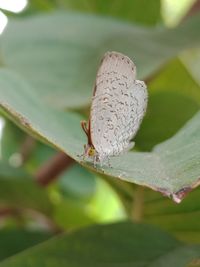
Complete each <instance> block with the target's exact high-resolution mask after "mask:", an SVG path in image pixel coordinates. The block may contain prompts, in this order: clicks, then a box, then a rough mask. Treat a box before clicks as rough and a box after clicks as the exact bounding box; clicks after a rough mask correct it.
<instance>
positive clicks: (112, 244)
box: [0, 222, 200, 267]
mask: <svg viewBox="0 0 200 267" xmlns="http://www.w3.org/2000/svg"><path fill="white" fill-rule="evenodd" d="M199 255H200V246H197V245H196V246H194V245H193V246H188V245H185V244H184V243H181V242H178V241H177V240H176V239H174V238H172V237H171V236H169V235H168V234H166V233H165V232H162V231H160V230H158V229H156V228H154V227H152V226H148V225H139V224H132V223H128V222H127V223H118V224H110V225H104V226H93V227H90V228H87V229H82V230H79V231H77V232H74V233H71V234H65V235H63V236H59V237H56V238H53V239H51V240H49V241H47V242H45V243H43V244H40V245H38V246H35V247H34V248H31V249H29V250H27V251H24V252H22V253H20V254H18V255H16V256H14V257H12V258H10V259H7V260H5V261H4V262H2V263H1V264H0V267H17V266H20V267H25V266H26V267H29V266H38V267H40V266H46V267H50V266H51V267H54V266H58V265H61V266H66V267H68V266H70V267H72V266H73V267H79V266H81V267H83V266H87V267H95V266H101V267H108V266H124V267H129V266H130V267H132V266H135V267H143V266H152V267H157V266H163V267H165V266H171V267H183V266H186V265H187V264H189V263H190V262H191V261H194V260H196V259H198V257H199Z"/></svg>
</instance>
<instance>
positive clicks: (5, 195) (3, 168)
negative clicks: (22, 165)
mask: <svg viewBox="0 0 200 267" xmlns="http://www.w3.org/2000/svg"><path fill="white" fill-rule="evenodd" d="M0 206H6V207H7V206H8V207H13V208H17V209H19V210H20V209H34V210H37V211H40V212H43V213H45V214H50V213H51V211H52V206H51V202H50V200H49V198H48V195H47V193H46V192H45V190H44V189H43V188H40V187H39V186H38V185H37V184H36V183H35V182H34V181H33V179H32V178H31V177H30V176H29V175H28V174H27V173H25V172H24V171H22V170H21V169H17V168H11V167H10V166H8V165H6V164H3V163H1V164H0Z"/></svg>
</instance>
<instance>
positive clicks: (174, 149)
mask: <svg viewBox="0 0 200 267" xmlns="http://www.w3.org/2000/svg"><path fill="white" fill-rule="evenodd" d="M0 88H1V91H0V94H1V97H0V99H1V100H0V103H1V106H2V107H3V109H4V110H5V111H6V112H7V113H8V114H9V116H10V117H12V119H13V120H15V121H16V122H17V123H19V124H20V125H21V126H22V127H24V128H25V129H26V130H27V131H29V132H30V133H32V134H34V135H37V136H38V137H39V138H41V139H43V140H45V141H48V142H49V143H51V144H52V145H54V146H55V147H57V148H59V149H60V150H62V151H64V152H66V153H67V154H68V155H69V156H71V157H72V158H74V159H75V160H77V161H79V162H80V163H81V164H83V165H84V166H87V167H88V168H91V169H93V170H96V171H98V172H103V173H104V174H107V175H110V176H114V177H117V178H120V179H123V180H126V181H129V182H133V183H137V184H140V185H145V186H148V187H150V188H153V189H154V190H157V191H160V192H162V193H163V194H164V195H167V196H171V197H172V198H173V199H174V200H175V201H176V202H180V201H181V200H182V198H183V197H184V196H185V195H186V193H188V192H189V191H190V190H191V189H192V188H194V187H196V186H197V185H198V184H199V173H200V166H199V161H200V151H199V144H200V136H199V131H200V113H197V114H196V116H195V117H194V118H193V119H192V120H191V121H190V122H189V123H188V124H186V126H185V127H184V128H183V129H182V130H180V131H179V132H178V133H177V134H176V135H175V136H174V137H173V138H171V139H169V140H168V141H166V142H164V143H162V144H160V145H158V146H156V147H155V148H154V150H153V152H151V153H150V152H149V153H145V152H144V153H141V152H129V153H126V154H124V155H122V156H120V157H115V158H112V159H111V165H112V168H109V167H106V166H104V167H103V168H100V167H98V168H97V169H95V168H94V167H93V165H92V164H91V163H89V162H86V161H84V162H83V161H82V159H81V157H80V156H78V155H81V154H82V152H83V144H84V143H85V142H86V137H85V136H84V133H83V131H82V130H81V128H80V120H81V117H80V116H79V115H77V114H75V113H71V112H66V113H64V112H61V111H56V110H53V109H51V108H49V107H48V106H45V105H44V104H42V103H41V102H40V101H39V100H38V99H37V98H36V96H35V95H34V92H33V91H32V90H31V88H30V89H28V90H27V88H28V84H27V83H26V82H24V81H23V80H22V79H20V77H18V76H17V75H15V74H14V73H10V72H8V71H1V72H0Z"/></svg>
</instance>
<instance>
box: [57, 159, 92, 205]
mask: <svg viewBox="0 0 200 267" xmlns="http://www.w3.org/2000/svg"><path fill="white" fill-rule="evenodd" d="M58 186H59V188H60V190H61V192H62V193H63V194H64V195H66V196H68V197H72V198H73V197H74V198H78V199H81V200H82V201H83V200H85V201H87V200H89V199H90V198H91V197H92V196H93V195H94V193H95V191H96V186H97V185H96V177H95V176H94V174H92V173H91V172H89V171H88V170H87V169H85V168H83V167H82V166H80V165H78V164H75V165H73V166H71V167H70V168H69V169H68V170H67V171H66V172H64V174H63V175H62V176H61V177H60V179H59V180H58Z"/></svg>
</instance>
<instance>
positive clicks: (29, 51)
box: [1, 12, 200, 108]
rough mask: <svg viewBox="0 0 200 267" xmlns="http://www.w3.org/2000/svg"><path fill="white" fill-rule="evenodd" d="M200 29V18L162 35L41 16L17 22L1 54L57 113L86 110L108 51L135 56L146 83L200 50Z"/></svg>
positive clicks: (74, 17)
mask: <svg viewBox="0 0 200 267" xmlns="http://www.w3.org/2000/svg"><path fill="white" fill-rule="evenodd" d="M199 23H200V16H196V17H193V18H191V19H190V20H188V21H187V22H186V23H184V24H182V25H181V26H179V27H178V28H176V29H173V30H168V29H162V30H161V29H157V28H156V29H153V28H143V27H139V26H135V25H133V24H128V23H125V22H121V21H118V20H114V19H111V18H103V17H97V16H92V15H83V14H78V13H67V12H66V13H65V12H57V13H52V14H46V15H37V16H34V17H30V18H23V19H22V18H21V19H18V20H14V19H13V20H11V22H10V23H9V25H8V27H7V29H6V31H5V32H4V34H3V35H2V36H1V49H2V51H1V53H2V56H3V59H4V65H5V66H6V67H7V68H10V69H12V70H15V71H17V72H18V73H20V74H21V75H22V76H23V77H24V78H26V79H27V81H28V82H29V83H30V84H31V85H32V86H33V88H34V90H35V91H36V92H37V94H38V96H39V97H40V98H42V99H44V100H45V101H46V102H48V103H50V104H51V105H53V106H54V107H55V106H56V107H62V108H63V107H80V106H83V105H86V104H88V102H89V99H90V98H91V95H92V87H93V84H94V80H95V76H96V70H97V66H98V64H99V61H100V58H101V57H102V56H103V54H104V53H105V52H106V51H107V50H116V51H120V52H123V53H125V54H127V55H129V56H130V57H131V58H133V59H134V61H135V63H136V65H137V67H138V72H139V77H142V78H146V77H147V76H150V75H152V73H154V72H155V71H156V70H157V69H158V68H159V67H160V66H161V65H163V64H164V63H165V62H166V61H167V60H169V59H170V58H172V57H173V56H174V55H176V54H177V53H179V52H181V51H182V50H184V49H187V48H191V47H194V46H196V45H199V44H200V35H199ZM91 25H92V26H91ZM58 29H59V31H58ZM26 90H28V88H26Z"/></svg>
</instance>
